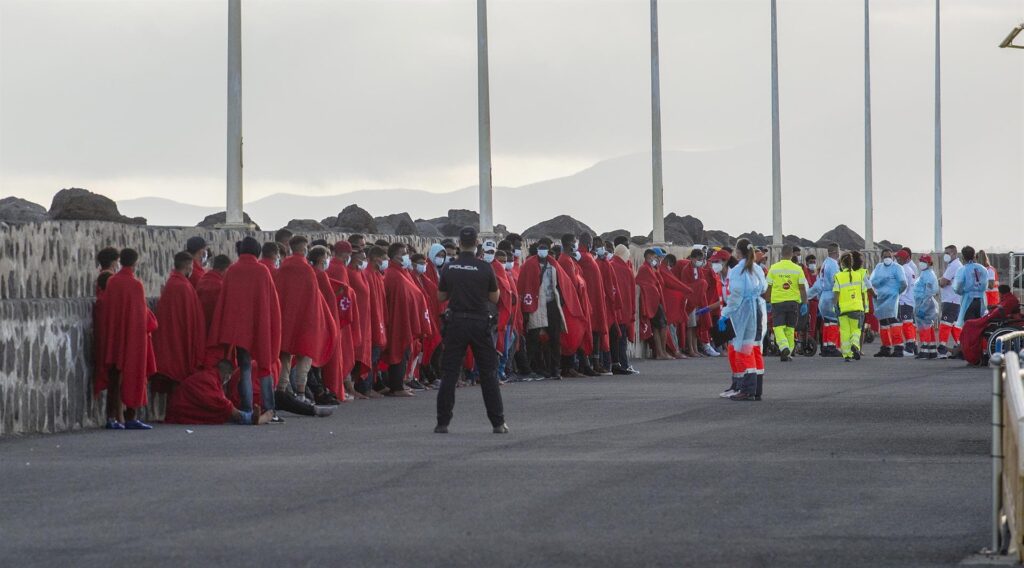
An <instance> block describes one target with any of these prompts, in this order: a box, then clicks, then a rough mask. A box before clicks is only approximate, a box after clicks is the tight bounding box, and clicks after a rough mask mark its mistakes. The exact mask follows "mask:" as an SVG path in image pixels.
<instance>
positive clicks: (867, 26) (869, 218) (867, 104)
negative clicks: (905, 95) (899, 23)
mask: <svg viewBox="0 0 1024 568" xmlns="http://www.w3.org/2000/svg"><path fill="white" fill-rule="evenodd" d="M870 4H871V0H864V248H865V249H866V250H874V249H875V212H874V188H873V186H872V168H871V13H870V7H869V5H870Z"/></svg>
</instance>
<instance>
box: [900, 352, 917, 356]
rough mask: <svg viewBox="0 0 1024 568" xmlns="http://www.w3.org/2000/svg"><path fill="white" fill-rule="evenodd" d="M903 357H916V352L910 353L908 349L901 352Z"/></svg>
mask: <svg viewBox="0 0 1024 568" xmlns="http://www.w3.org/2000/svg"><path fill="white" fill-rule="evenodd" d="M903 356H904V357H917V353H911V352H910V351H904V352H903Z"/></svg>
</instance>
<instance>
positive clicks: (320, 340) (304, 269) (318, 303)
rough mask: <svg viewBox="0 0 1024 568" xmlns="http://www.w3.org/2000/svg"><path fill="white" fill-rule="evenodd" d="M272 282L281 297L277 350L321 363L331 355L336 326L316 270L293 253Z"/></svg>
mask: <svg viewBox="0 0 1024 568" xmlns="http://www.w3.org/2000/svg"><path fill="white" fill-rule="evenodd" d="M274 285H275V286H277V295H278V297H279V298H280V300H281V351H282V352H283V353H288V354H290V355H294V356H305V357H309V358H310V359H312V360H313V366H314V367H323V366H324V364H325V363H327V361H329V360H330V359H331V356H333V355H334V349H335V347H336V346H337V342H338V326H337V324H336V323H335V322H334V320H332V319H331V308H330V306H328V305H327V301H326V300H324V297H323V295H322V294H321V293H320V286H319V284H317V279H316V271H314V270H313V267H312V266H310V265H309V261H308V260H306V257H305V256H303V255H301V254H293V255H292V256H289V257H288V258H286V259H285V260H284V262H282V263H281V268H280V269H278V271H277V272H276V273H274Z"/></svg>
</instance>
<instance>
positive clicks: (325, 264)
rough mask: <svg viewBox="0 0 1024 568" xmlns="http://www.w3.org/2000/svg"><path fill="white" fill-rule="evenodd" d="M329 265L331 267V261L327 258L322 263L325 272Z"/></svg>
mask: <svg viewBox="0 0 1024 568" xmlns="http://www.w3.org/2000/svg"><path fill="white" fill-rule="evenodd" d="M330 265H331V259H330V257H328V258H327V260H325V261H324V270H327V267H329V266H330Z"/></svg>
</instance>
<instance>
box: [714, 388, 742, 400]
mask: <svg viewBox="0 0 1024 568" xmlns="http://www.w3.org/2000/svg"><path fill="white" fill-rule="evenodd" d="M738 392H740V391H737V390H732V389H729V390H727V391H723V392H722V393H721V394H719V395H718V396H719V397H720V398H729V397H730V396H732V395H734V394H736V393H738Z"/></svg>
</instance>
